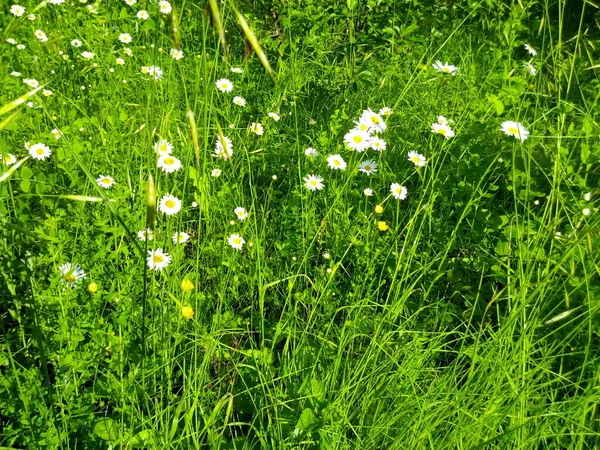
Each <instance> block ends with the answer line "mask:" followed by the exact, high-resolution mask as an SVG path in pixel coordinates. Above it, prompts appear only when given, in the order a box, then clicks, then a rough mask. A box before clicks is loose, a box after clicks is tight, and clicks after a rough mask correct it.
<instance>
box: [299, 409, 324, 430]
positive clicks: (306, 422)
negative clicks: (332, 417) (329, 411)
mask: <svg viewBox="0 0 600 450" xmlns="http://www.w3.org/2000/svg"><path fill="white" fill-rule="evenodd" d="M317 425H319V420H318V419H317V418H316V417H315V415H314V414H313V412H312V409H310V408H306V409H305V410H304V411H302V414H301V415H300V419H299V420H298V423H297V424H296V428H298V429H299V430H302V431H306V432H309V431H312V430H313V429H315V428H316V427H317Z"/></svg>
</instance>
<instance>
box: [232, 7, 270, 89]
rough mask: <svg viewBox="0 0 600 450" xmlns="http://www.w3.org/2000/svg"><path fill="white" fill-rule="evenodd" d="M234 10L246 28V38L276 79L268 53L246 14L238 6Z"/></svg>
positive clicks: (266, 68)
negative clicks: (247, 19)
mask: <svg viewBox="0 0 600 450" xmlns="http://www.w3.org/2000/svg"><path fill="white" fill-rule="evenodd" d="M234 11H235V14H236V15H237V19H238V22H239V24H240V26H241V27H242V29H243V30H244V34H245V35H246V39H248V42H250V45H251V46H252V48H253V49H254V51H255V52H256V54H257V55H258V59H260V62H261V63H262V65H263V67H264V68H265V70H266V71H267V73H268V74H269V75H270V76H271V78H273V79H275V72H274V71H273V69H272V68H271V65H270V64H269V60H268V59H267V55H266V53H265V52H264V50H263V49H262V47H261V45H260V43H259V42H258V39H257V38H256V35H255V34H254V32H253V31H252V29H251V28H250V26H249V25H248V22H246V19H245V18H244V15H243V14H242V13H241V12H239V11H238V10H237V9H236V8H234Z"/></svg>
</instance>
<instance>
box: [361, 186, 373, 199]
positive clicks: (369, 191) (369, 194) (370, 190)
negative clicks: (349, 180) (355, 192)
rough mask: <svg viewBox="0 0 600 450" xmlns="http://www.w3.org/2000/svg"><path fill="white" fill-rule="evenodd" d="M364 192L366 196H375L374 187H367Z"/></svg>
mask: <svg viewBox="0 0 600 450" xmlns="http://www.w3.org/2000/svg"><path fill="white" fill-rule="evenodd" d="M363 194H364V195H365V197H372V196H373V189H371V188H365V190H364V191H363Z"/></svg>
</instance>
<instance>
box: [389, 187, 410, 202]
mask: <svg viewBox="0 0 600 450" xmlns="http://www.w3.org/2000/svg"><path fill="white" fill-rule="evenodd" d="M390 192H391V193H392V196H393V197H394V198H395V199H396V200H404V199H405V198H406V195H407V194H408V190H407V189H406V188H405V187H404V186H402V185H400V184H398V183H392V184H391V185H390Z"/></svg>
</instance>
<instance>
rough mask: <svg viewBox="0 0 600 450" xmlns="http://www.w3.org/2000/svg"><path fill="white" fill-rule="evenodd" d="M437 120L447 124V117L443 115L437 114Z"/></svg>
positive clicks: (441, 123)
mask: <svg viewBox="0 0 600 450" xmlns="http://www.w3.org/2000/svg"><path fill="white" fill-rule="evenodd" d="M437 121H438V123H439V124H440V125H449V122H448V119H446V118H445V117H444V116H437Z"/></svg>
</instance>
